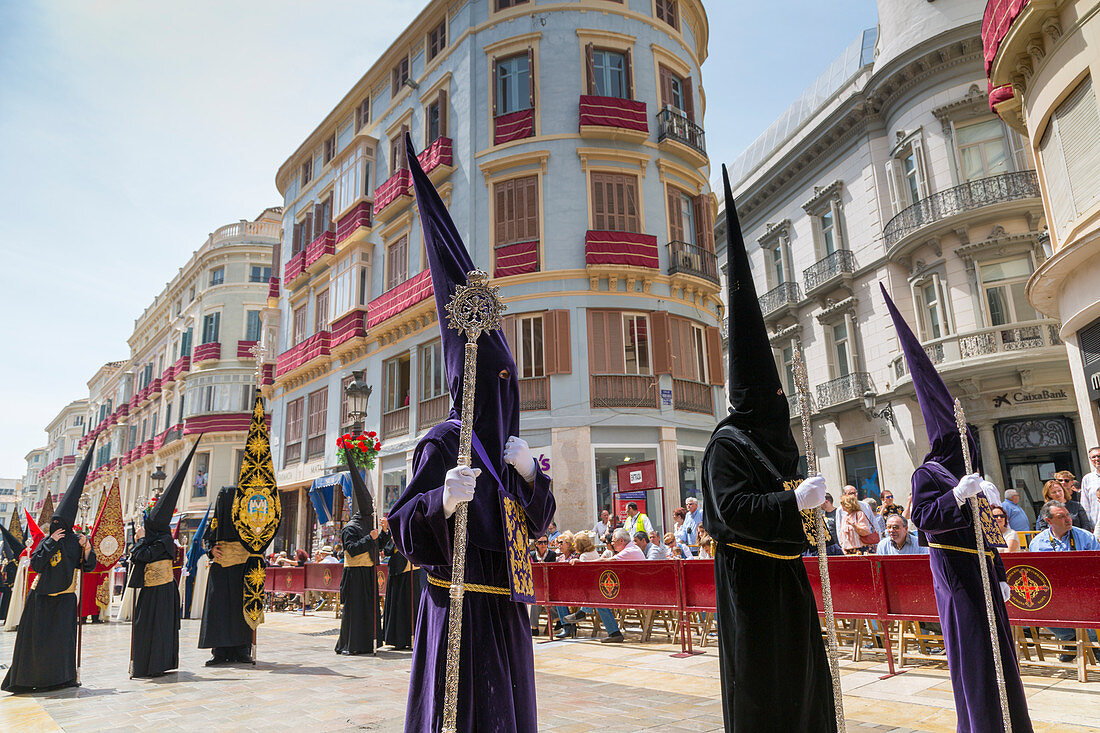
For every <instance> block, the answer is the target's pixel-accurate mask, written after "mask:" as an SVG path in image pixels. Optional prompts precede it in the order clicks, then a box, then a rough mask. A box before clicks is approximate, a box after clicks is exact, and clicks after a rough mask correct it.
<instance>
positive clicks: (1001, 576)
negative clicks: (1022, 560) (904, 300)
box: [882, 288, 1032, 733]
mask: <svg viewBox="0 0 1100 733" xmlns="http://www.w3.org/2000/svg"><path fill="white" fill-rule="evenodd" d="M882 296H883V298H884V299H885V300H886V307H887V309H888V310H889V311H890V317H891V318H892V319H893V321H894V328H895V329H896V330H897V332H898V340H899V341H900V343H901V348H902V351H903V352H904V354H905V361H906V363H907V364H908V365H909V372H910V374H912V376H913V386H914V388H915V389H916V392H917V401H918V402H919V403H920V410H921V416H922V417H923V418H924V427H925V431H926V432H927V434H928V442H929V445H930V447H929V451H928V455H927V456H925V458H924V463H923V464H922V465H921V466H919V467H918V468H917V470H916V471H915V472H914V473H913V494H912V498H911V508H912V517H913V523H914V524H916V525H917V529H918V530H919V533H918V539H919V541H920V544H921V545H923V546H927V547H928V561H929V563H930V564H931V567H932V587H933V589H934V590H935V593H936V607H937V608H938V610H939V614H940V625H941V626H942V627H943V641H944V647H945V650H946V652H947V664H948V666H949V667H950V669H951V687H952V690H953V691H954V693H955V712H956V715H957V717H958V723H957V730H958V732H959V733H1004V723H1003V722H1002V719H1001V702H1000V695H999V693H998V691H997V675H996V668H995V667H994V664H993V645H992V643H991V642H990V634H989V622H988V620H987V617H986V610H985V597H984V594H983V590H982V578H981V567H980V566H979V565H978V562H979V559H978V556H977V542H976V540H975V538H974V518H973V515H972V513H971V510H970V505H969V503H968V502H967V503H964V504H963V505H962V506H959V504H958V502H956V501H955V495H954V491H953V489H954V488H955V486H957V485H958V483H959V479H960V478H962V476H963V474H964V473H965V472H966V462H965V459H964V454H963V443H962V439H961V437H960V436H959V431H958V427H957V426H956V424H955V411H954V400H953V399H952V398H951V393H950V392H949V391H948V389H947V385H945V384H944V383H943V379H942V378H941V377H940V375H939V372H937V371H936V368H935V366H933V365H932V361H931V359H929V358H928V354H927V353H926V352H925V351H924V348H923V347H922V346H921V343H920V341H918V340H917V337H916V336H915V335H914V334H913V331H912V329H910V328H909V324H907V323H906V322H905V319H903V318H902V317H901V314H900V313H898V310H897V307H895V305H894V302H893V301H892V300H891V299H890V296H889V295H888V294H887V293H886V288H882ZM966 440H967V443H968V446H969V451H970V455H971V456H972V457H973V458H974V461H975V463H974V464H973V468H974V470H977V461H978V459H979V458H980V456H979V453H978V449H977V448H978V446H977V443H976V442H975V441H974V438H973V436H972V435H970V432H969V430H968V431H967V435H966ZM981 501H982V502H983V503H984V501H985V500H984V497H982V498H981ZM986 507H987V505H986ZM987 513H988V512H987V511H983V512H982V514H983V515H985V514H987ZM983 525H984V526H985V527H986V540H985V546H986V549H987V550H989V551H991V552H992V558H990V557H989V556H986V557H983V558H982V560H981V561H982V562H985V563H986V567H987V569H988V571H989V584H990V595H991V596H992V598H993V612H994V616H995V618H996V622H997V637H998V642H999V646H1000V649H1001V663H1002V667H1003V669H1004V676H1005V688H1006V691H1007V695H1008V705H1009V713H1010V717H1011V721H1012V733H1031V730H1032V728H1031V719H1030V718H1029V717H1028V712H1027V700H1026V699H1025V697H1024V686H1023V682H1022V681H1021V679H1020V666H1019V663H1018V662H1017V660H1016V647H1015V644H1014V643H1013V641H1012V633H1011V629H1010V628H1009V624H1008V612H1007V611H1006V609H1005V602H1004V599H1003V598H1002V597H1001V590H1000V583H999V581H1004V580H1005V569H1004V564H1003V563H1002V562H1001V557H1000V555H998V554H997V551H996V549H994V546H995V545H1001V546H1003V540H1002V539H1001V537H1000V533H999V532H997V531H996V525H994V524H993V518H992V516H988V517H986V521H985V522H983ZM935 545H940V546H941V547H936V546H935ZM947 548H958V549H947ZM968 550H969V551H968Z"/></svg>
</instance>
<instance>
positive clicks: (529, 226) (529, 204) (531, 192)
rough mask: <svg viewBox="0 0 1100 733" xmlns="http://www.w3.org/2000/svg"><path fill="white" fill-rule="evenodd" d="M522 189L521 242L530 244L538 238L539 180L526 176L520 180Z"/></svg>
mask: <svg viewBox="0 0 1100 733" xmlns="http://www.w3.org/2000/svg"><path fill="white" fill-rule="evenodd" d="M520 184H521V185H522V186H523V189H524V202H523V203H524V207H523V208H522V209H520V213H521V214H522V215H523V218H524V228H523V229H524V232H523V241H527V242H532V241H535V240H537V239H538V238H539V179H538V176H528V177H526V178H522V179H520Z"/></svg>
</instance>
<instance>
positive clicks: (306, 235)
mask: <svg viewBox="0 0 1100 733" xmlns="http://www.w3.org/2000/svg"><path fill="white" fill-rule="evenodd" d="M311 241H313V212H312V211H311V212H309V213H308V214H306V218H305V219H303V220H302V249H305V248H306V246H307V245H308V244H309V243H310V242H311Z"/></svg>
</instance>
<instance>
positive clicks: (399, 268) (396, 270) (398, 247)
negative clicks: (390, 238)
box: [386, 234, 409, 290]
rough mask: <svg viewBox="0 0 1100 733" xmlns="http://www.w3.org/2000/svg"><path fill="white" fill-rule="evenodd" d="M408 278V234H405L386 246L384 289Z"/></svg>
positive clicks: (388, 288) (393, 286)
mask: <svg viewBox="0 0 1100 733" xmlns="http://www.w3.org/2000/svg"><path fill="white" fill-rule="evenodd" d="M408 279H409V236H408V235H407V234H406V235H404V236H402V237H401V238H400V239H398V240H397V241H396V242H394V243H393V244H391V245H390V246H388V247H387V248H386V290H390V289H392V288H396V287H397V286H398V285H400V284H401V283H403V282H405V281H406V280H408Z"/></svg>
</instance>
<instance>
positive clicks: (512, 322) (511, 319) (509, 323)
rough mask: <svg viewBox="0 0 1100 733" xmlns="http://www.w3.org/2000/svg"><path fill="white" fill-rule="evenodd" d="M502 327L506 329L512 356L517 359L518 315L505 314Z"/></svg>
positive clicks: (505, 335)
mask: <svg viewBox="0 0 1100 733" xmlns="http://www.w3.org/2000/svg"><path fill="white" fill-rule="evenodd" d="M500 327H501V328H502V329H503V330H504V340H505V341H507V342H508V348H509V349H510V350H511V352H512V358H513V359H515V358H516V354H517V353H518V352H517V351H516V346H517V344H516V317H515V316H504V319H503V320H502V321H501V326H500ZM517 376H518V375H517Z"/></svg>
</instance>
